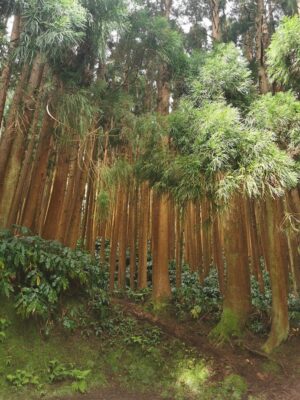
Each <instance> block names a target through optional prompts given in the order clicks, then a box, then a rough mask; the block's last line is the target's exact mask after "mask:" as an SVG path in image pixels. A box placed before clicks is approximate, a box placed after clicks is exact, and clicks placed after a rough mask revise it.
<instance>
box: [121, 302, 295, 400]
mask: <svg viewBox="0 0 300 400" xmlns="http://www.w3.org/2000/svg"><path fill="white" fill-rule="evenodd" d="M115 303H117V304H119V305H120V306H121V307H122V309H123V310H124V312H125V313H128V314H130V315H132V316H134V317H135V318H137V319H140V320H144V321H147V322H149V323H151V324H153V325H156V326H159V327H160V328H161V329H162V330H163V331H164V332H165V333H167V334H168V335H170V336H173V337H176V338H178V339H179V340H182V341H183V342H185V343H187V344H189V345H191V346H194V347H195V348H197V349H198V350H199V351H200V353H201V354H203V356H204V357H207V358H209V359H212V360H213V363H214V367H215V368H214V369H215V371H216V379H223V378H224V375H225V374H226V369H227V368H230V369H231V371H232V372H234V373H236V374H239V375H241V376H243V377H244V378H245V379H246V380H247V382H248V384H249V394H252V395H255V396H258V395H263V396H264V399H266V400H300V334H299V332H297V333H296V334H295V335H294V336H293V337H290V339H289V340H288V341H287V342H286V343H285V344H283V345H282V346H281V347H280V349H279V350H278V351H277V352H276V353H275V354H273V355H272V356H270V357H267V356H266V355H264V354H263V353H262V352H261V350H260V348H261V345H262V343H263V340H259V339H258V338H257V337H254V336H253V335H252V336H251V335H249V336H248V337H246V338H245V340H244V344H242V345H241V346H237V345H236V344H235V345H234V346H233V345H232V346H230V345H226V346H222V347H216V346H214V345H213V344H212V343H211V342H209V340H208V338H207V335H208V332H209V328H208V327H207V326H205V324H196V323H192V322H191V323H188V324H184V325H183V324H181V323H178V321H176V320H175V319H172V318H165V317H164V318H160V317H158V316H156V315H153V314H151V313H148V312H145V310H143V309H142V307H141V306H139V305H137V304H133V303H129V302H127V301H124V300H119V299H116V300H115ZM132 399H134V398H132Z"/></svg>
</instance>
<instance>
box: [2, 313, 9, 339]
mask: <svg viewBox="0 0 300 400" xmlns="http://www.w3.org/2000/svg"><path fill="white" fill-rule="evenodd" d="M9 325H10V324H9V321H8V320H7V319H6V318H0V343H1V342H3V341H4V340H5V338H6V333H5V331H6V329H7V328H8V327H9Z"/></svg>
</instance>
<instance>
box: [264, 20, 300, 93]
mask: <svg viewBox="0 0 300 400" xmlns="http://www.w3.org/2000/svg"><path fill="white" fill-rule="evenodd" d="M267 56H268V65H269V68H268V72H269V75H270V78H271V79H272V80H273V81H275V82H278V83H279V84H282V85H285V86H286V87H288V88H292V89H294V90H297V91H298V90H299V89H300V85H299V81H300V80H299V78H300V72H299V71H300V19H299V17H298V16H294V17H291V18H288V17H286V18H284V19H283V21H282V22H281V24H280V25H279V27H278V29H277V31H276V32H275V33H274V35H273V37H272V41H271V43H270V46H269V48H268V51H267Z"/></svg>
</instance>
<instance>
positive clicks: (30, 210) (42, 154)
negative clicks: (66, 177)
mask: <svg viewBox="0 0 300 400" xmlns="http://www.w3.org/2000/svg"><path fill="white" fill-rule="evenodd" d="M53 125H54V121H53V119H52V118H51V117H50V116H49V115H48V114H47V113H46V114H45V115H44V120H43V124H42V127H41V134H40V139H39V143H38V147H37V150H36V155H35V161H34V165H35V167H34V169H33V172H32V177H31V184H30V188H29V191H28V194H27V200H26V205H25V209H24V216H23V224H24V226H27V227H28V228H30V229H31V230H32V231H35V230H36V228H37V220H38V216H37V203H38V198H39V197H40V196H41V193H42V188H43V187H44V183H45V180H46V177H47V167H48V160H49V154H50V147H51V139H52V133H53Z"/></svg>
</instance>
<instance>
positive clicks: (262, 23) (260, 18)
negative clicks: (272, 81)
mask: <svg viewBox="0 0 300 400" xmlns="http://www.w3.org/2000/svg"><path fill="white" fill-rule="evenodd" d="M267 42H268V26H267V23H266V17H265V4H264V0H257V16H256V62H257V67H258V79H259V88H260V92H261V93H267V92H268V91H269V90H270V85H269V82H268V77H267V71H266V64H265V52H266V47H267Z"/></svg>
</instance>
